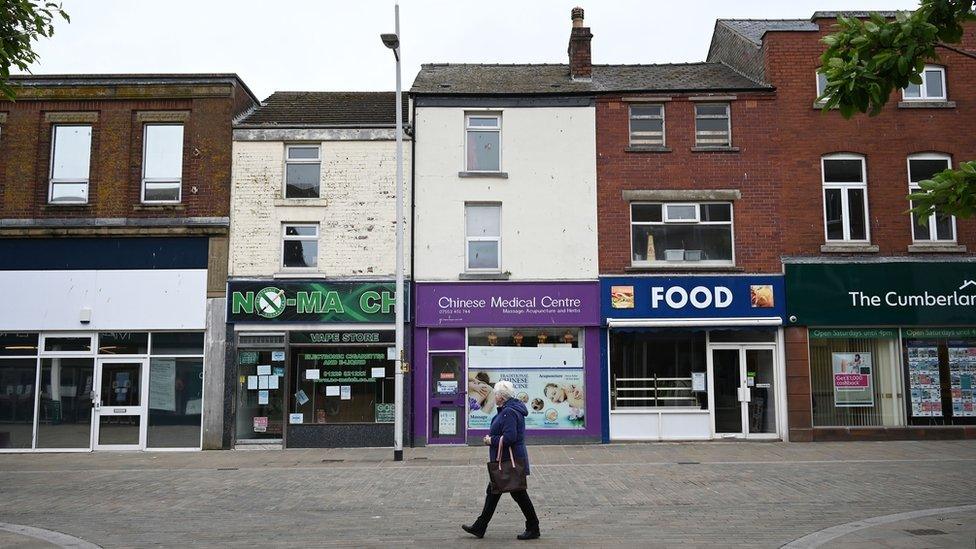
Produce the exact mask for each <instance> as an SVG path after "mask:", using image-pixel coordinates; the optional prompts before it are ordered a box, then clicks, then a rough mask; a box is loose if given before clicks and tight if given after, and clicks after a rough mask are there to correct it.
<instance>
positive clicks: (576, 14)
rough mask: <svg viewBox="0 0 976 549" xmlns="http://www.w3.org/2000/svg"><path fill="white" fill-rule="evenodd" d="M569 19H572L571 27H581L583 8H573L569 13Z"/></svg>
mask: <svg viewBox="0 0 976 549" xmlns="http://www.w3.org/2000/svg"><path fill="white" fill-rule="evenodd" d="M570 17H572V19H573V26H574V27H582V26H583V8H581V7H579V6H577V7H575V8H573V10H572V11H571V12H570Z"/></svg>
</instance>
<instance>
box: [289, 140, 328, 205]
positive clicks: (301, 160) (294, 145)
mask: <svg viewBox="0 0 976 549" xmlns="http://www.w3.org/2000/svg"><path fill="white" fill-rule="evenodd" d="M296 148H297V149H312V148H314V149H315V152H316V157H315V158H295V159H291V158H288V151H290V150H291V149H296ZM289 164H318V165H319V193H318V196H312V197H289V196H288V165H289ZM281 197H282V198H284V199H287V200H319V199H321V198H322V144H321V143H287V144H286V145H285V165H284V174H283V176H282V178H281Z"/></svg>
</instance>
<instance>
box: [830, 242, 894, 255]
mask: <svg viewBox="0 0 976 549" xmlns="http://www.w3.org/2000/svg"><path fill="white" fill-rule="evenodd" d="M880 250H881V248H880V247H879V246H878V245H877V244H823V245H821V246H820V252H821V253H825V254H876V253H878V252H879V251H880Z"/></svg>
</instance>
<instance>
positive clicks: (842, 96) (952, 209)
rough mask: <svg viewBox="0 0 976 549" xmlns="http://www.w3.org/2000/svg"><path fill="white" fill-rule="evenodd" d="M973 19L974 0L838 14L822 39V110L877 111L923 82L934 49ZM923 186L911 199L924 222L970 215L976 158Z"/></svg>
mask: <svg viewBox="0 0 976 549" xmlns="http://www.w3.org/2000/svg"><path fill="white" fill-rule="evenodd" d="M973 20H976V15H974V13H973V0H922V3H921V5H920V6H919V8H918V9H917V10H915V11H914V12H900V13H898V14H897V15H896V17H895V18H894V20H891V19H886V18H885V17H882V16H881V15H879V14H877V13H874V14H871V15H870V17H868V18H866V19H860V18H857V17H846V16H839V17H838V18H837V26H836V27H837V31H836V32H834V33H833V34H830V35H828V36H825V37H824V38H823V42H824V43H825V44H826V45H827V50H826V51H825V52H824V53H823V55H822V56H821V58H820V61H821V68H820V71H821V72H822V73H823V74H824V75H825V76H826V79H827V85H826V87H825V88H824V91H823V95H821V96H820V98H819V100H820V101H822V102H823V104H824V110H825V111H826V110H829V109H832V108H837V109H838V110H840V113H841V115H843V116H844V118H851V117H852V116H854V115H855V114H857V113H867V114H868V115H869V116H875V115H877V114H878V113H880V112H881V109H882V108H883V107H884V106H885V104H886V103H887V102H888V100H889V98H890V97H891V94H892V92H894V91H897V90H900V89H902V88H904V87H906V86H908V84H921V83H922V76H921V74H922V71H923V70H924V69H925V64H926V62H931V61H937V60H938V59H939V56H938V54H937V53H936V48H938V47H940V45H943V44H954V43H958V42H960V41H961V40H962V37H963V24H964V23H965V22H967V21H973ZM973 62H974V63H976V59H973ZM974 67H976V66H974ZM946 131H951V130H950V129H949V128H946ZM919 186H920V187H921V189H922V192H919V193H914V194H912V195H910V196H909V198H910V199H911V200H913V201H914V206H915V207H914V208H913V209H912V212H914V213H915V214H917V216H918V218H919V220H920V221H922V222H925V220H927V219H928V218H929V215H931V214H932V213H938V214H940V215H955V216H957V217H969V216H971V215H973V213H974V208H976V162H964V163H962V164H961V165H960V168H959V169H957V170H953V169H951V168H950V169H948V170H945V171H943V172H940V173H938V174H936V175H935V176H934V177H933V178H932V179H931V180H927V181H922V182H921V183H920V185H919Z"/></svg>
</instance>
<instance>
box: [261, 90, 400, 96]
mask: <svg viewBox="0 0 976 549" xmlns="http://www.w3.org/2000/svg"><path fill="white" fill-rule="evenodd" d="M276 93H358V94H365V93H396V91H394V90H379V91H377V90H371V91H356V90H275V91H273V92H271V95H274V94H276ZM268 97H271V96H270V95H269V96H268Z"/></svg>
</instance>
